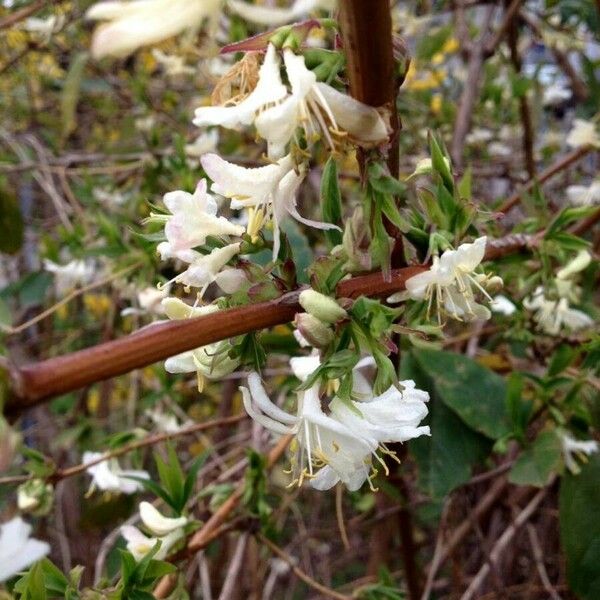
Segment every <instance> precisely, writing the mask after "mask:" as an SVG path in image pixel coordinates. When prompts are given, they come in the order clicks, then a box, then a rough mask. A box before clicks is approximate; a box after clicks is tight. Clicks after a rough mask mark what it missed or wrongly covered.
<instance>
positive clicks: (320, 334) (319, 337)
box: [294, 313, 334, 348]
mask: <svg viewBox="0 0 600 600" xmlns="http://www.w3.org/2000/svg"><path fill="white" fill-rule="evenodd" d="M294 326H295V327H296V328H297V331H298V332H300V335H301V338H302V340H303V341H305V342H308V345H310V346H314V347H315V348H325V347H326V346H327V345H328V344H329V343H330V342H331V341H333V338H334V334H333V330H332V329H331V327H329V326H328V325H327V324H325V323H323V321H321V320H320V319H317V317H315V316H313V315H311V314H309V313H297V314H296V317H295V318H294Z"/></svg>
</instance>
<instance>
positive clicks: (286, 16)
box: [227, 0, 336, 26]
mask: <svg viewBox="0 0 600 600" xmlns="http://www.w3.org/2000/svg"><path fill="white" fill-rule="evenodd" d="M227 6H228V7H229V8H230V9H231V10H232V11H233V12H234V13H236V14H238V15H239V16H240V17H242V18H243V19H245V20H246V21H250V22H251V23H258V24H259V25H270V26H276V25H285V24H286V23H292V22H294V21H298V20H299V19H300V18H302V17H303V16H305V15H309V14H311V13H313V12H314V11H316V10H319V9H321V10H333V9H334V8H335V6H336V0H295V2H294V3H293V4H292V5H291V6H290V7H289V8H279V7H274V6H264V5H262V6H261V5H256V4H249V3H248V2H243V1H242V0H229V1H228V3H227Z"/></svg>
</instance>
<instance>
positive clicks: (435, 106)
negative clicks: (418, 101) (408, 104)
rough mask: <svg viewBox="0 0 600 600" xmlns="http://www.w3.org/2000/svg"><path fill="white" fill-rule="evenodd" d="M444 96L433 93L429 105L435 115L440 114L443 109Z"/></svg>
mask: <svg viewBox="0 0 600 600" xmlns="http://www.w3.org/2000/svg"><path fill="white" fill-rule="evenodd" d="M442 105H443V98H442V95H441V94H433V96H432V97H431V102H430V104H429V107H430V108H431V112H432V113H433V114H434V115H439V114H440V112H441V110H442Z"/></svg>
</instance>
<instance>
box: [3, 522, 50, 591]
mask: <svg viewBox="0 0 600 600" xmlns="http://www.w3.org/2000/svg"><path fill="white" fill-rule="evenodd" d="M30 536H31V525H29V524H28V523H26V522H25V521H23V519H21V517H15V518H14V519H11V520H10V521H7V522H6V523H3V524H2V525H0V583H2V582H3V581H6V580H7V579H10V578H11V577H13V576H14V575H16V574H17V573H19V572H21V571H22V570H24V569H26V568H27V567H29V566H30V565H32V564H33V563H35V562H37V561H38V560H40V559H42V558H44V556H46V555H47V554H48V553H49V552H50V546H49V545H48V543H46V542H43V541H41V540H36V539H35V538H32V537H30Z"/></svg>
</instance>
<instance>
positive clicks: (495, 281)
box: [485, 275, 504, 294]
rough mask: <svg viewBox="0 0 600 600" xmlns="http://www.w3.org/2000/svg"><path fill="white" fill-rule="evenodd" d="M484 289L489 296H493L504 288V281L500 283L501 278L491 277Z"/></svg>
mask: <svg viewBox="0 0 600 600" xmlns="http://www.w3.org/2000/svg"><path fill="white" fill-rule="evenodd" d="M485 287H486V290H487V291H488V292H489V293H490V294H495V293H496V292H499V291H500V290H501V289H502V288H503V287H504V281H502V277H499V276H498V275H494V276H493V277H490V279H489V281H488V282H487V285H486V286H485Z"/></svg>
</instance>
